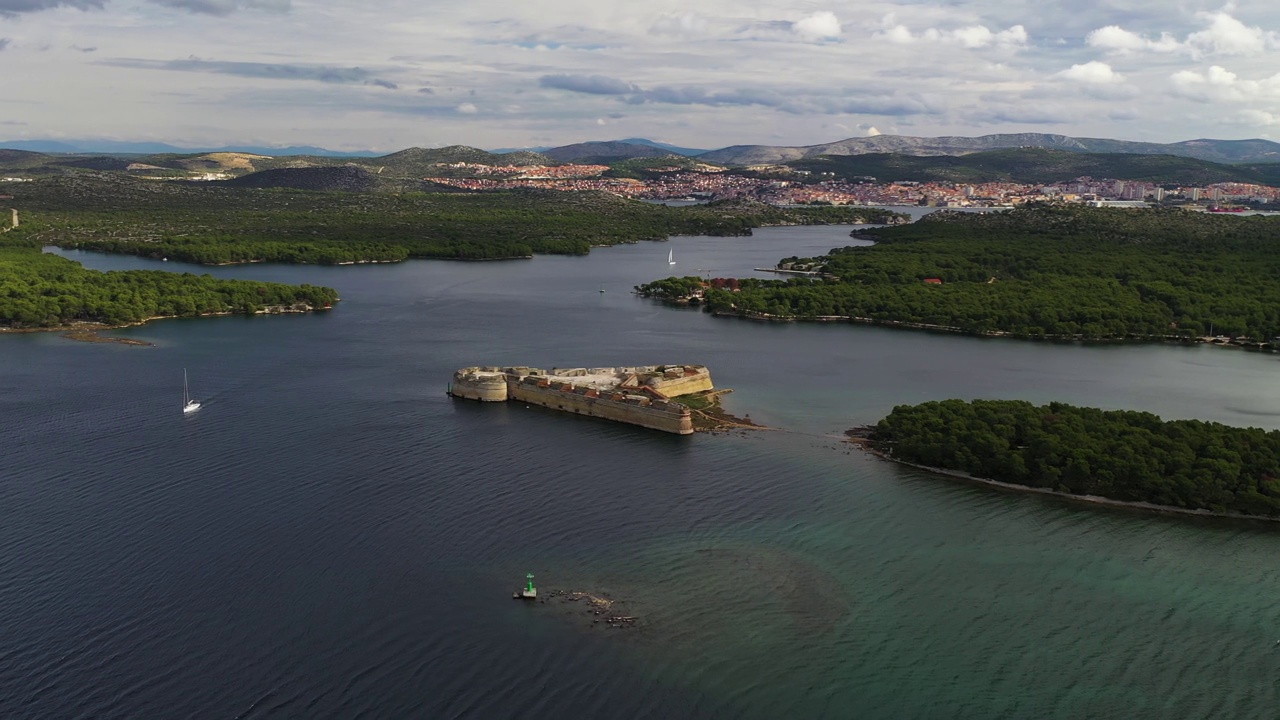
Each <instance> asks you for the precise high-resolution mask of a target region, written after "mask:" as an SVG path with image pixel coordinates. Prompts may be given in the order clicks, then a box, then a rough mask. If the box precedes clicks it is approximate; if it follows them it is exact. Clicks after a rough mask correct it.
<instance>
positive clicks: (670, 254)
mask: <svg viewBox="0 0 1280 720" xmlns="http://www.w3.org/2000/svg"><path fill="white" fill-rule="evenodd" d="M675 254H676V251H675V250H668V251H667V264H668V265H675V264H676V258H675Z"/></svg>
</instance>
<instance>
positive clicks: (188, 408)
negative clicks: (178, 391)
mask: <svg viewBox="0 0 1280 720" xmlns="http://www.w3.org/2000/svg"><path fill="white" fill-rule="evenodd" d="M199 409H200V403H198V402H196V401H195V400H192V399H191V392H190V390H188V389H187V369H186V368H182V414H183V415H186V414H187V413H193V412H195V411H196V410H199Z"/></svg>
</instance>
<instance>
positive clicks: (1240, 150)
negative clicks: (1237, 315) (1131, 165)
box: [698, 133, 1280, 165]
mask: <svg viewBox="0 0 1280 720" xmlns="http://www.w3.org/2000/svg"><path fill="white" fill-rule="evenodd" d="M1021 147H1038V148H1048V149H1055V150H1070V151H1073V152H1081V153H1126V154H1132V155H1175V156H1178V157H1189V158H1195V159H1197V160H1207V161H1209V162H1218V163H1244V162H1278V161H1280V143H1275V142H1272V141H1270V140H1260V139H1257V140H1209V139H1199V140H1184V141H1182V142H1177V143H1148V142H1136V141H1129V140H1109V139H1106V138H1076V137H1070V136H1068V135H1052V134H1047V133H1006V134H996V135H982V136H980V137H913V136H909V135H875V136H873V137H862V138H849V139H846V140H839V141H836V142H832V143H823V144H820V145H806V146H802V147H788V146H777V145H733V146H730V147H726V148H721V149H719V150H712V151H711V152H708V153H704V154H702V155H699V156H698V159H699V160H703V161H705V162H713V163H719V164H722V165H763V164H774V163H785V162H790V161H793V160H802V159H805V158H812V157H818V156H820V155H867V154H872V153H896V154H899V155H916V156H926V157H927V156H938V155H967V154H969V153H975V152H982V151H986V150H1006V149H1013V148H1021Z"/></svg>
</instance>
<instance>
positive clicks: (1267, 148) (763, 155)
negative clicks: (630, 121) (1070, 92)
mask: <svg viewBox="0 0 1280 720" xmlns="http://www.w3.org/2000/svg"><path fill="white" fill-rule="evenodd" d="M461 147H463V146H452V148H440V149H439V150H441V151H447V150H451V149H457V148H461ZM0 148H10V149H15V150H28V151H34V152H42V153H58V154H94V153H98V154H102V153H106V154H136V155H142V154H146V155H154V154H162V153H184V154H194V153H214V152H234V153H250V154H254V155H268V156H272V157H287V156H310V157H332V158H338V157H349V158H371V157H378V156H379V155H380V154H379V153H376V152H373V151H351V152H344V151H336V150H327V149H325V148H319V147H311V146H290V147H275V148H273V147H260V146H227V147H219V148H180V147H176V146H173V145H169V144H166V143H148V142H119V141H106V140H66V141H62V140H19V141H12V142H0ZM1015 148H1047V149H1053V150H1066V151H1070V152H1078V153H1124V154H1134V155H1173V156H1177V157H1188V158H1195V159H1197V160H1207V161H1210V162H1216V163H1267V162H1280V143H1276V142H1272V141H1270V140H1261V139H1254V140H1212V139H1198V140H1185V141H1182V142H1176V143H1149V142H1136V141H1129V140H1111V139H1107V138H1077V137H1071V136H1068V135H1053V134H1048V133H1005V134H996V135H982V136H980V137H913V136H909V135H876V136H873V137H858V138H848V139H845V140H839V141H836V142H831V143H822V144H818V145H805V146H798V147H792V146H781V145H731V146H729V147H724V148H720V149H718V150H700V149H695V148H686V147H680V146H676V145H670V144H667V143H661V142H655V141H653V140H646V139H644V138H627V139H624V140H613V141H604V142H596V141H593V142H582V143H574V144H572V145H562V146H559V147H549V148H520V149H518V150H517V149H513V148H504V149H500V150H493V151H490V152H491V153H492V154H495V155H500V156H501V155H506V154H513V153H520V155H519V156H518V157H523V158H528V157H532V156H533V154H534V153H539V154H540V156H543V157H547V158H550V159H552V160H554V161H557V162H604V163H608V162H616V161H619V160H626V159H629V158H646V157H660V156H664V155H683V156H686V157H696V158H698V160H700V161H702V162H707V163H713V164H717V165H731V166H743V165H766V164H779V163H786V162H791V161H795V160H803V159H807V158H815V157H819V156H851V155H867V154H876V153H893V154H898V155H906V156H916V157H931V156H934V157H936V156H959V155H968V154H970V153H976V152H984V151H989V150H1003V149H1015ZM474 152H476V153H483V152H484V151H480V150H474ZM485 154H486V155H487V154H490V153H485Z"/></svg>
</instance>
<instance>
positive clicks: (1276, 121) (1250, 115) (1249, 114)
mask: <svg viewBox="0 0 1280 720" xmlns="http://www.w3.org/2000/svg"><path fill="white" fill-rule="evenodd" d="M1239 119H1240V123H1241V124H1242V125H1252V126H1253V127H1270V126H1272V125H1280V115H1277V114H1274V113H1269V112H1266V111H1263V110H1241V111H1240V115H1239Z"/></svg>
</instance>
